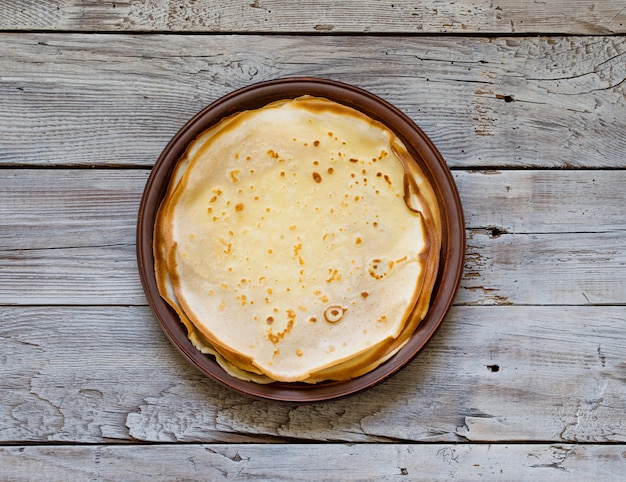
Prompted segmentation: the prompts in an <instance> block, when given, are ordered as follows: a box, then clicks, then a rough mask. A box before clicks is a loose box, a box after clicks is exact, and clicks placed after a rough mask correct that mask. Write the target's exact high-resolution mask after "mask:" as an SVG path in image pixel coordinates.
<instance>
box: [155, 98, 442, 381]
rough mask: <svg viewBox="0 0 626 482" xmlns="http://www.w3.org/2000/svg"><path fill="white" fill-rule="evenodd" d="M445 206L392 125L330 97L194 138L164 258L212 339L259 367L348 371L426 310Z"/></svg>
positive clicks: (301, 375)
mask: <svg viewBox="0 0 626 482" xmlns="http://www.w3.org/2000/svg"><path fill="white" fill-rule="evenodd" d="M440 246H441V221H440V219H439V211H438V207H437V202H436V200H435V197H434V193H433V190H432V187H431V186H430V185H429V184H428V182H427V179H426V178H425V176H424V175H423V173H422V171H421V170H420V169H419V166H418V165H417V163H416V162H415V160H413V159H412V158H411V156H410V155H409V154H408V151H407V150H406V148H405V146H404V145H403V144H402V142H401V141H400V139H398V138H397V137H396V136H395V135H394V134H393V133H392V132H391V131H390V130H389V129H387V128H386V127H385V126H383V125H382V124H380V123H378V122H376V121H374V120H373V119H371V118H369V117H367V116H365V115H364V114H362V113H360V112H358V111H356V110H354V109H351V108H349V107H346V106H343V105H341V104H338V103H335V102H332V101H329V100H327V99H322V98H315V97H301V98H298V99H290V100H285V101H279V102H274V103H271V104H268V105H266V106H264V107H262V108H260V109H256V110H250V111H245V112H241V113H239V114H236V115H234V116H232V117H230V118H227V119H225V120H223V121H222V122H220V123H219V124H217V125H216V126H214V127H212V128H211V129H209V130H207V131H206V132H204V133H203V134H202V135H200V136H199V137H198V138H197V139H196V140H195V141H194V142H192V143H191V144H190V146H189V148H188V150H187V152H186V153H185V155H184V156H183V157H182V158H181V159H180V161H179V163H178V164H177V166H176V168H175V170H174V173H173V175H172V178H171V182H170V185H169V188H168V192H167V193H166V196H165V198H164V200H163V202H162V205H161V208H160V210H159V213H158V215H157V220H156V223H155V233H154V254H155V273H156V278H157V283H158V287H159V292H160V294H161V296H162V297H163V298H164V299H165V300H166V301H167V302H168V303H169V304H170V305H171V306H172V307H173V308H174V309H175V310H176V312H177V314H178V315H179V317H180V318H181V322H182V323H183V324H184V325H185V327H186V329H187V332H188V334H189V337H190V339H191V341H192V343H193V344H194V346H196V347H197V348H198V349H199V350H201V351H202V352H203V353H209V354H211V355H213V356H215V357H216V359H217V361H218V363H220V365H221V366H222V367H223V368H224V369H225V370H226V371H227V372H228V373H230V374H231V375H232V376H235V377H238V378H242V379H246V380H251V381H254V382H257V383H270V382H272V381H281V382H300V381H303V382H308V383H317V382H320V381H324V380H345V379H349V378H353V377H355V376H359V375H362V374H364V373H367V372H368V371H370V370H372V369H374V368H375V367H376V366H378V365H379V364H380V363H382V362H384V361H385V360H387V359H388V358H390V357H391V356H393V355H394V354H395V353H397V351H398V350H399V349H400V348H401V347H402V346H403V345H404V344H405V343H406V342H407V341H408V339H409V338H410V336H411V334H412V333H413V332H414V331H415V329H416V328H417V326H418V324H419V322H420V321H421V320H422V319H423V318H424V316H425V314H426V312H427V310H428V306H429V302H430V296H431V293H432V289H433V285H434V282H435V278H436V274H437V270H438V264H439V250H440Z"/></svg>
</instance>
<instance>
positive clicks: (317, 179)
mask: <svg viewBox="0 0 626 482" xmlns="http://www.w3.org/2000/svg"><path fill="white" fill-rule="evenodd" d="M313 180H314V181H315V182H316V183H318V184H319V183H320V182H322V176H320V173H319V172H314V173H313Z"/></svg>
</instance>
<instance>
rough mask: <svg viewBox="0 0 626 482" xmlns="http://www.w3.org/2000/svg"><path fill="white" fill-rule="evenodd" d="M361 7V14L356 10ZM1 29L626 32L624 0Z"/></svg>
mask: <svg viewBox="0 0 626 482" xmlns="http://www.w3.org/2000/svg"><path fill="white" fill-rule="evenodd" d="M355 12H358V15H355ZM0 29H2V30H10V29H17V30H81V31H105V30H108V31H160V32H185V31H195V32H301V33H320V32H322V33H324V32H334V33H337V32H359V33H371V32H379V33H387V32H389V33H428V32H433V33H435V32H436V33H463V34H467V33H476V32H478V33H504V34H507V33H523V32H528V33H536V32H539V33H568V34H583V35H588V34H611V33H619V32H621V33H624V32H626V14H625V13H624V5H623V3H622V2H620V1H617V0H613V1H604V2H598V3H590V2H586V1H581V0H578V1H572V2H567V3H564V2H533V1H531V0H517V1H511V0H498V1H487V0H478V1H467V0H464V1H459V2H445V3H442V2H437V1H436V0H429V1H422V2H419V3H417V4H416V3H415V2H411V1H408V0H394V2H392V3H391V2H390V3H381V2H359V1H357V0H347V1H344V2H334V1H332V0H322V1H316V2H305V3H301V4H298V6H297V8H294V5H293V3H292V2H289V1H287V0H255V1H253V2H250V1H249V0H233V1H228V0H200V1H195V0H184V1H178V2H174V3H172V2H168V1H166V0H151V1H149V2H131V1H128V0H122V1H116V2H105V1H95V2H94V1H91V2H84V1H79V0H64V1H60V2H29V1H27V0H14V1H10V2H3V5H2V9H0Z"/></svg>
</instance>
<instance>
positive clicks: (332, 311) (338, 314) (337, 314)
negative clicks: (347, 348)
mask: <svg viewBox="0 0 626 482" xmlns="http://www.w3.org/2000/svg"><path fill="white" fill-rule="evenodd" d="M345 313H346V309H345V308H343V307H342V306H339V305H332V306H329V307H328V308H326V309H325V310H324V319H325V320H326V321H327V322H328V323H339V322H340V321H341V320H342V319H343V315H344V314H345Z"/></svg>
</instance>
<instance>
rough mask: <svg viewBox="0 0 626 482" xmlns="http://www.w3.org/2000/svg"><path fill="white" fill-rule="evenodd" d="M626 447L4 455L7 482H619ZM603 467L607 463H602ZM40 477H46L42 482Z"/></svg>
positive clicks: (227, 448)
mask: <svg viewBox="0 0 626 482" xmlns="http://www.w3.org/2000/svg"><path fill="white" fill-rule="evenodd" d="M625 454H626V452H625V446H624V445H608V446H606V445H587V446H580V445H572V444H558V445H550V444H537V445H523V444H522V445H511V444H507V445H487V444H481V445H477V444H428V445H419V446H416V445H409V444H396V445H388V444H378V445H376V444H357V445H336V444H332V445H327V444H309V445H300V444H298V445H274V444H267V445H257V444H245V445H234V444H233V445H222V444H220V445H217V444H216V445H196V444H188V445H183V446H177V445H159V446H111V445H104V446H103V445H97V446H85V447H67V446H54V445H53V446H46V447H33V446H23V447H4V448H0V464H1V465H2V467H3V475H5V476H6V477H7V479H9V480H12V481H15V482H19V481H30V480H32V478H33V477H37V478H38V479H39V480H65V481H73V480H81V481H82V480H87V479H89V480H93V481H99V480H125V479H128V478H132V480H135V481H138V482H139V481H144V480H145V481H152V480H155V479H157V480H164V481H168V480H197V479H198V478H201V479H203V480H212V481H215V482H219V481H226V480H229V481H232V480H234V481H248V480H273V481H282V480H285V481H292V480H301V481H309V480H310V481H315V482H320V481H336V480H345V481H364V480H376V481H404V480H407V479H409V480H558V481H568V480H576V481H578V480H596V479H607V480H608V479H611V480H617V479H622V478H624V477H626V469H625V465H626V464H625V458H626V455H625ZM599 461H601V462H599ZM42 476H43V477H44V478H43V479H42Z"/></svg>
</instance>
